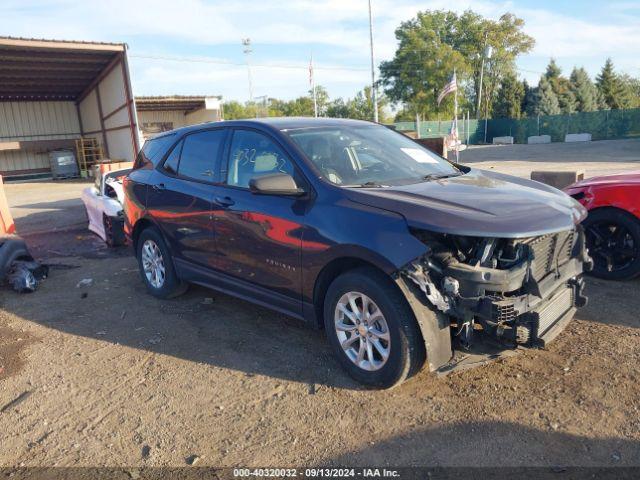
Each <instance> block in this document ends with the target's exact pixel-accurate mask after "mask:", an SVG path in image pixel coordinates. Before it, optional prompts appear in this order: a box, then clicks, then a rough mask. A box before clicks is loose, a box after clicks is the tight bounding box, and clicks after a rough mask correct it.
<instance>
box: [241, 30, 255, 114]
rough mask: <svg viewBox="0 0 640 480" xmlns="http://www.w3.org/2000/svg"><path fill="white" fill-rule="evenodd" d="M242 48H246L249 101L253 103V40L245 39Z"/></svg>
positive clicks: (244, 50)
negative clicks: (251, 61)
mask: <svg viewBox="0 0 640 480" xmlns="http://www.w3.org/2000/svg"><path fill="white" fill-rule="evenodd" d="M242 46H243V47H244V48H243V49H242V51H243V53H244V55H245V60H246V61H247V73H248V75H249V101H250V102H253V81H252V79H251V64H250V63H249V58H250V55H251V52H253V50H252V49H251V39H250V38H243V39H242Z"/></svg>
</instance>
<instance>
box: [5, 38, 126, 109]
mask: <svg viewBox="0 0 640 480" xmlns="http://www.w3.org/2000/svg"><path fill="white" fill-rule="evenodd" d="M125 49H126V45H125V44H123V43H105V42H101V43H99V42H84V41H80V42H79V41H72V40H45V39H35V38H20V37H0V101H1V100H4V101H6V100H14V101H15V100H75V99H76V98H78V96H79V95H80V94H81V93H82V92H83V91H84V90H85V89H86V88H87V87H88V86H90V85H91V83H92V82H93V80H94V79H95V78H97V77H98V76H99V75H100V73H101V72H102V71H103V70H104V69H105V68H106V67H107V66H108V65H109V64H110V63H111V62H112V61H113V60H114V58H115V57H116V56H118V55H121V54H122V52H124V51H125Z"/></svg>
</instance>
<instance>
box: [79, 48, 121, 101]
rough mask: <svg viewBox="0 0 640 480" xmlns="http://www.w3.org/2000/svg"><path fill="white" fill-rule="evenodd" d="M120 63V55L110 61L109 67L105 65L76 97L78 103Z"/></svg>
mask: <svg viewBox="0 0 640 480" xmlns="http://www.w3.org/2000/svg"><path fill="white" fill-rule="evenodd" d="M121 62H122V56H121V55H116V56H115V57H114V58H113V60H111V62H109V65H107V66H106V67H105V68H104V69H103V70H102V71H101V72H100V74H99V75H98V76H97V77H96V78H94V79H93V81H92V82H91V83H90V84H89V86H88V87H87V88H85V89H84V90H83V91H82V92H81V93H80V95H78V102H82V100H84V99H85V98H86V97H87V95H89V94H90V93H91V90H93V89H94V88H95V87H96V85H98V84H99V83H100V82H101V81H102V80H103V79H104V78H105V77H106V76H107V75H109V74H110V73H111V71H112V70H113V69H114V68H116V66H117V65H118V63H121Z"/></svg>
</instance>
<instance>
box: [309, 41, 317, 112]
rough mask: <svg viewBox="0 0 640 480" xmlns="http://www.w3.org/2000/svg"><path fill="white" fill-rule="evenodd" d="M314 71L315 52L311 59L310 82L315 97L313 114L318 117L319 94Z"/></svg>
mask: <svg viewBox="0 0 640 480" xmlns="http://www.w3.org/2000/svg"><path fill="white" fill-rule="evenodd" d="M313 74H314V72H313V53H312V54H311V59H310V60H309V83H310V84H311V95H312V97H313V116H314V117H315V118H318V95H317V92H316V79H315V77H314V75H313Z"/></svg>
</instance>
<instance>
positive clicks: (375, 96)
mask: <svg viewBox="0 0 640 480" xmlns="http://www.w3.org/2000/svg"><path fill="white" fill-rule="evenodd" d="M369 45H370V47H371V101H372V102H373V121H374V122H376V123H378V93H377V92H376V63H375V58H374V56H373V16H372V15H371V0H369Z"/></svg>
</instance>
